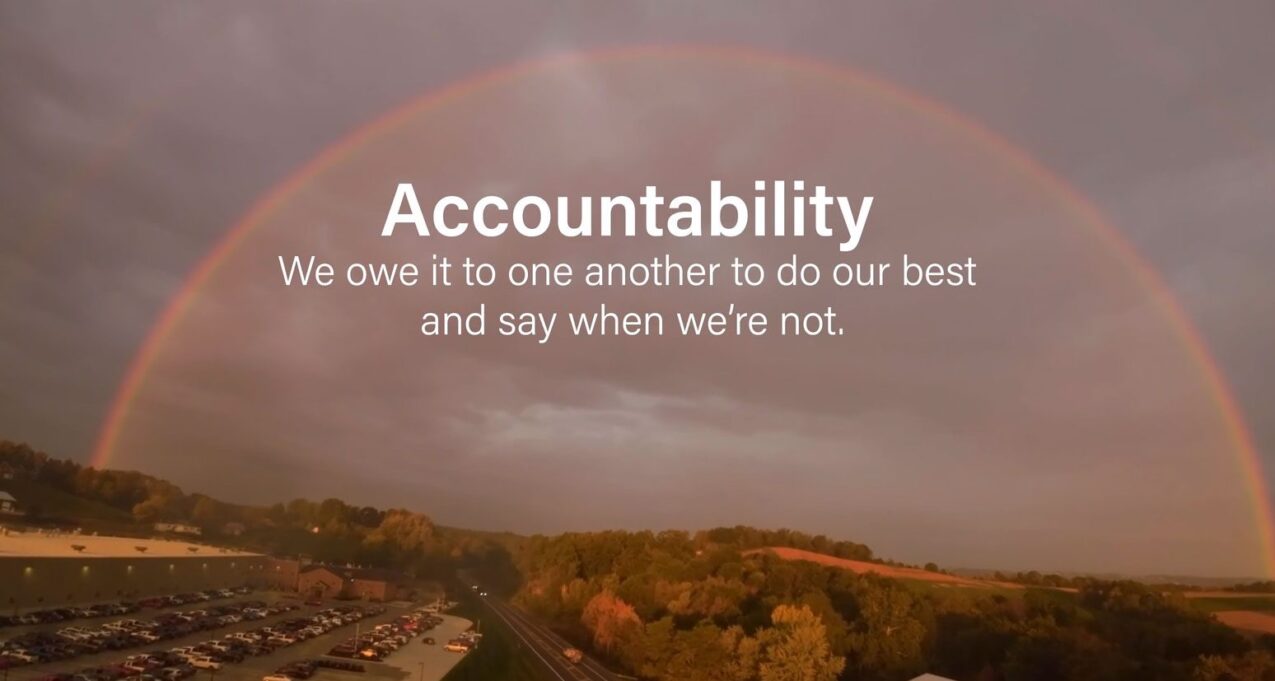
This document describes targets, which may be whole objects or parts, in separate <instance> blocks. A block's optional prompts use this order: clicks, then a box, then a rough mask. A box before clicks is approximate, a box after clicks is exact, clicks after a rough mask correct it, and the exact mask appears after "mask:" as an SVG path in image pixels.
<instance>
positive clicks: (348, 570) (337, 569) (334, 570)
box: [301, 564, 403, 582]
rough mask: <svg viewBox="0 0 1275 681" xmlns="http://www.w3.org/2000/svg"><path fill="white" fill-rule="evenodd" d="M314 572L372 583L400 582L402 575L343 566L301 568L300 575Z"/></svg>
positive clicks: (389, 571)
mask: <svg viewBox="0 0 1275 681" xmlns="http://www.w3.org/2000/svg"><path fill="white" fill-rule="evenodd" d="M316 570H326V571H327V572H329V573H331V574H332V575H335V576H337V577H341V578H342V579H361V580H367V581H374V582H401V581H402V580H403V575H401V574H399V573H397V572H394V571H393V570H377V569H374V568H359V567H346V566H343V565H321V564H314V565H307V566H305V567H303V568H301V574H303V575H304V574H306V573H308V572H314V571H316Z"/></svg>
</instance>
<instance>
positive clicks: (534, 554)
mask: <svg viewBox="0 0 1275 681" xmlns="http://www.w3.org/2000/svg"><path fill="white" fill-rule="evenodd" d="M731 532H733V534H731V533H722V532H718V531H708V532H703V533H699V534H696V535H691V534H689V533H685V532H660V533H652V532H598V533H575V534H564V535H560V536H556V537H533V538H531V539H529V540H528V541H527V543H526V545H525V546H524V547H523V548H524V550H523V552H522V553H521V556H520V560H519V567H520V568H521V571H522V574H523V577H524V583H523V586H522V588H521V589H520V590H519V592H518V594H517V596H516V600H517V601H518V602H519V603H520V604H522V605H523V606H525V607H527V608H528V609H530V610H532V611H534V612H536V613H538V614H540V615H541V616H543V617H546V618H548V619H550V620H551V621H552V622H553V623H554V624H555V626H557V627H558V628H559V629H561V630H562V631H563V632H564V633H565V634H567V635H568V636H571V637H572V638H574V639H575V640H577V641H579V642H580V643H581V644H582V645H588V646H589V647H591V648H592V649H593V650H594V651H595V652H597V653H598V654H600V655H603V656H605V657H607V658H609V659H610V660H611V661H612V662H613V663H615V664H617V665H619V666H620V667H622V668H623V669H624V670H625V671H627V672H628V673H630V674H635V675H637V676H640V677H642V678H645V679H654V680H658V681H673V680H674V679H676V680H678V681H769V680H770V679H803V680H807V681H832V680H833V679H845V680H850V679H855V680H866V681H873V680H880V681H891V680H895V679H899V680H902V679H910V678H913V677H914V676H916V675H918V674H920V673H923V672H931V673H936V674H941V675H943V676H947V677H951V678H954V679H960V680H962V681H973V680H977V681H1050V680H1060V681H1071V680H1075V681H1081V680H1084V681H1104V680H1110V681H1116V680H1123V679H1164V680H1167V681H1188V680H1189V681H1221V680H1222V679H1236V680H1248V679H1253V680H1257V679H1263V680H1264V679H1271V678H1275V662H1273V661H1272V658H1271V656H1270V654H1269V645H1268V642H1267V641H1259V642H1256V643H1254V642H1251V641H1249V640H1247V639H1245V638H1244V637H1242V636H1240V635H1239V634H1237V633H1236V632H1235V631H1233V630H1232V629H1230V628H1228V627H1226V626H1224V625H1222V624H1220V623H1219V622H1217V621H1216V620H1215V619H1213V618H1212V617H1211V616H1209V615H1207V614H1203V613H1199V612H1196V611H1194V610H1193V609H1191V608H1190V607H1188V605H1187V603H1186V601H1185V599H1184V598H1183V597H1182V596H1181V595H1180V594H1165V593H1162V592H1161V591H1159V590H1156V589H1153V588H1150V587H1147V586H1145V585H1142V584H1138V583H1135V582H1127V581H1121V582H1111V581H1106V582H1104V581H1098V580H1089V581H1086V582H1085V583H1083V584H1081V585H1079V586H1078V587H1077V588H1078V592H1076V593H1068V592H1063V591H1059V590H1057V589H1038V588H1027V589H1022V590H1013V589H986V590H984V589H972V588H964V589H962V588H951V587H939V586H934V585H927V584H920V583H905V582H900V581H896V580H891V579H887V578H882V577H879V576H875V575H870V574H868V575H858V574H855V573H853V572H851V571H848V570H841V569H837V568H834V567H826V566H820V565H817V564H814V563H809V562H805V561H783V560H780V559H778V558H776V557H774V556H772V555H769V554H767V553H765V552H751V551H749V550H748V549H750V548H753V547H754V546H755V544H756V542H755V541H753V539H752V538H753V537H755V536H757V535H754V534H752V533H751V532H744V531H741V528H732V530H731ZM757 532H758V533H760V534H763V535H764V534H765V533H764V532H762V531H757ZM730 537H734V538H736V539H738V540H739V542H740V543H736V544H732V543H730V542H728V541H725V540H727V539H729V538H730ZM773 539H774V538H773V537H765V539H763V540H761V541H763V542H765V543H768V544H771V543H773Z"/></svg>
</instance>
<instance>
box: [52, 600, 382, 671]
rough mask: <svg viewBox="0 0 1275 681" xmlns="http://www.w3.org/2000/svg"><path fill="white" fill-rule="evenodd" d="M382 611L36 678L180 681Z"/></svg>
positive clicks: (293, 623) (295, 666)
mask: <svg viewBox="0 0 1275 681" xmlns="http://www.w3.org/2000/svg"><path fill="white" fill-rule="evenodd" d="M297 607H298V606H297V605H296V604H287V605H283V604H280V605H277V606H271V608H285V610H281V611H280V612H283V611H286V610H293V609H296V608H297ZM269 609H270V608H267V610H269ZM379 612H383V609H379V608H370V609H362V608H358V607H342V608H332V609H328V610H323V611H321V612H318V613H316V614H314V615H312V616H310V617H295V618H291V619H286V620H283V621H281V622H278V623H275V624H272V625H269V626H263V627H258V628H256V629H252V630H248V631H240V632H235V633H232V634H227V635H226V636H223V637H221V638H219V639H209V640H207V641H203V642H201V643H195V644H191V645H186V646H180V647H176V648H172V649H169V650H156V651H151V652H148V653H139V654H135V655H130V656H129V657H127V658H125V659H124V661H122V662H121V663H119V664H115V665H107V666H103V667H95V668H92V669H84V670H80V671H79V672H75V673H72V674H50V675H48V676H44V677H41V678H39V679H36V681H182V680H183V679H186V678H189V677H191V676H193V675H194V674H195V673H196V672H197V671H198V670H200V669H208V670H213V671H216V670H219V669H221V668H222V666H223V665H227V664H234V663H238V662H243V661H244V660H245V659H247V658H249V657H256V656H260V655H269V654H270V653H272V652H274V651H276V650H279V649H281V648H286V647H288V646H290V645H292V644H294V643H296V642H298V641H302V640H305V639H307V638H311V637H314V636H318V635H320V634H322V633H326V632H328V631H331V630H332V629H334V628H336V627H339V626H344V625H347V624H351V623H353V622H355V621H358V620H360V619H363V618H364V617H369V616H371V615H374V614H378V613H379ZM314 668H315V665H314V664H313V663H309V662H302V663H290V664H288V665H284V667H282V668H281V670H280V673H281V674H282V675H283V676H286V677H287V678H288V679H304V678H309V676H310V675H311V674H313V672H314ZM277 681H282V680H277Z"/></svg>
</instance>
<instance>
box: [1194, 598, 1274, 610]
mask: <svg viewBox="0 0 1275 681" xmlns="http://www.w3.org/2000/svg"><path fill="white" fill-rule="evenodd" d="M1189 601H1190V603H1191V607H1193V608H1195V609H1196V610H1199V611H1201V612H1225V611H1228V610H1249V611H1253V612H1272V613H1275V594H1246V595H1242V596H1217V597H1214V596H1204V597H1199V598H1191V599H1189Z"/></svg>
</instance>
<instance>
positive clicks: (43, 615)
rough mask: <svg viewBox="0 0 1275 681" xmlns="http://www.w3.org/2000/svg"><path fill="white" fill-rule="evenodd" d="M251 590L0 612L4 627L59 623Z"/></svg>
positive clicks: (200, 601) (229, 596)
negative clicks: (12, 612)
mask: <svg viewBox="0 0 1275 681" xmlns="http://www.w3.org/2000/svg"><path fill="white" fill-rule="evenodd" d="M250 591H251V590H250V589H249V588H248V587H246V586H244V587H239V588H237V589H209V590H208V591H198V592H192V593H180V594H170V595H166V596H151V597H149V598H143V599H141V600H137V601H113V602H111V603H98V604H96V605H84V606H78V607H74V608H47V609H45V610H33V611H31V612H27V613H22V614H20V615H0V628H3V627H9V626H19V625H30V624H57V623H59V622H69V621H72V620H77V619H92V618H97V617H118V616H120V615H131V614H133V613H135V612H138V611H140V610H142V609H144V608H170V607H177V606H182V605H188V604H190V603H204V602H207V601H211V600H216V599H220V598H234V597H235V596H237V595H242V594H247V593H249V592H250Z"/></svg>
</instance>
